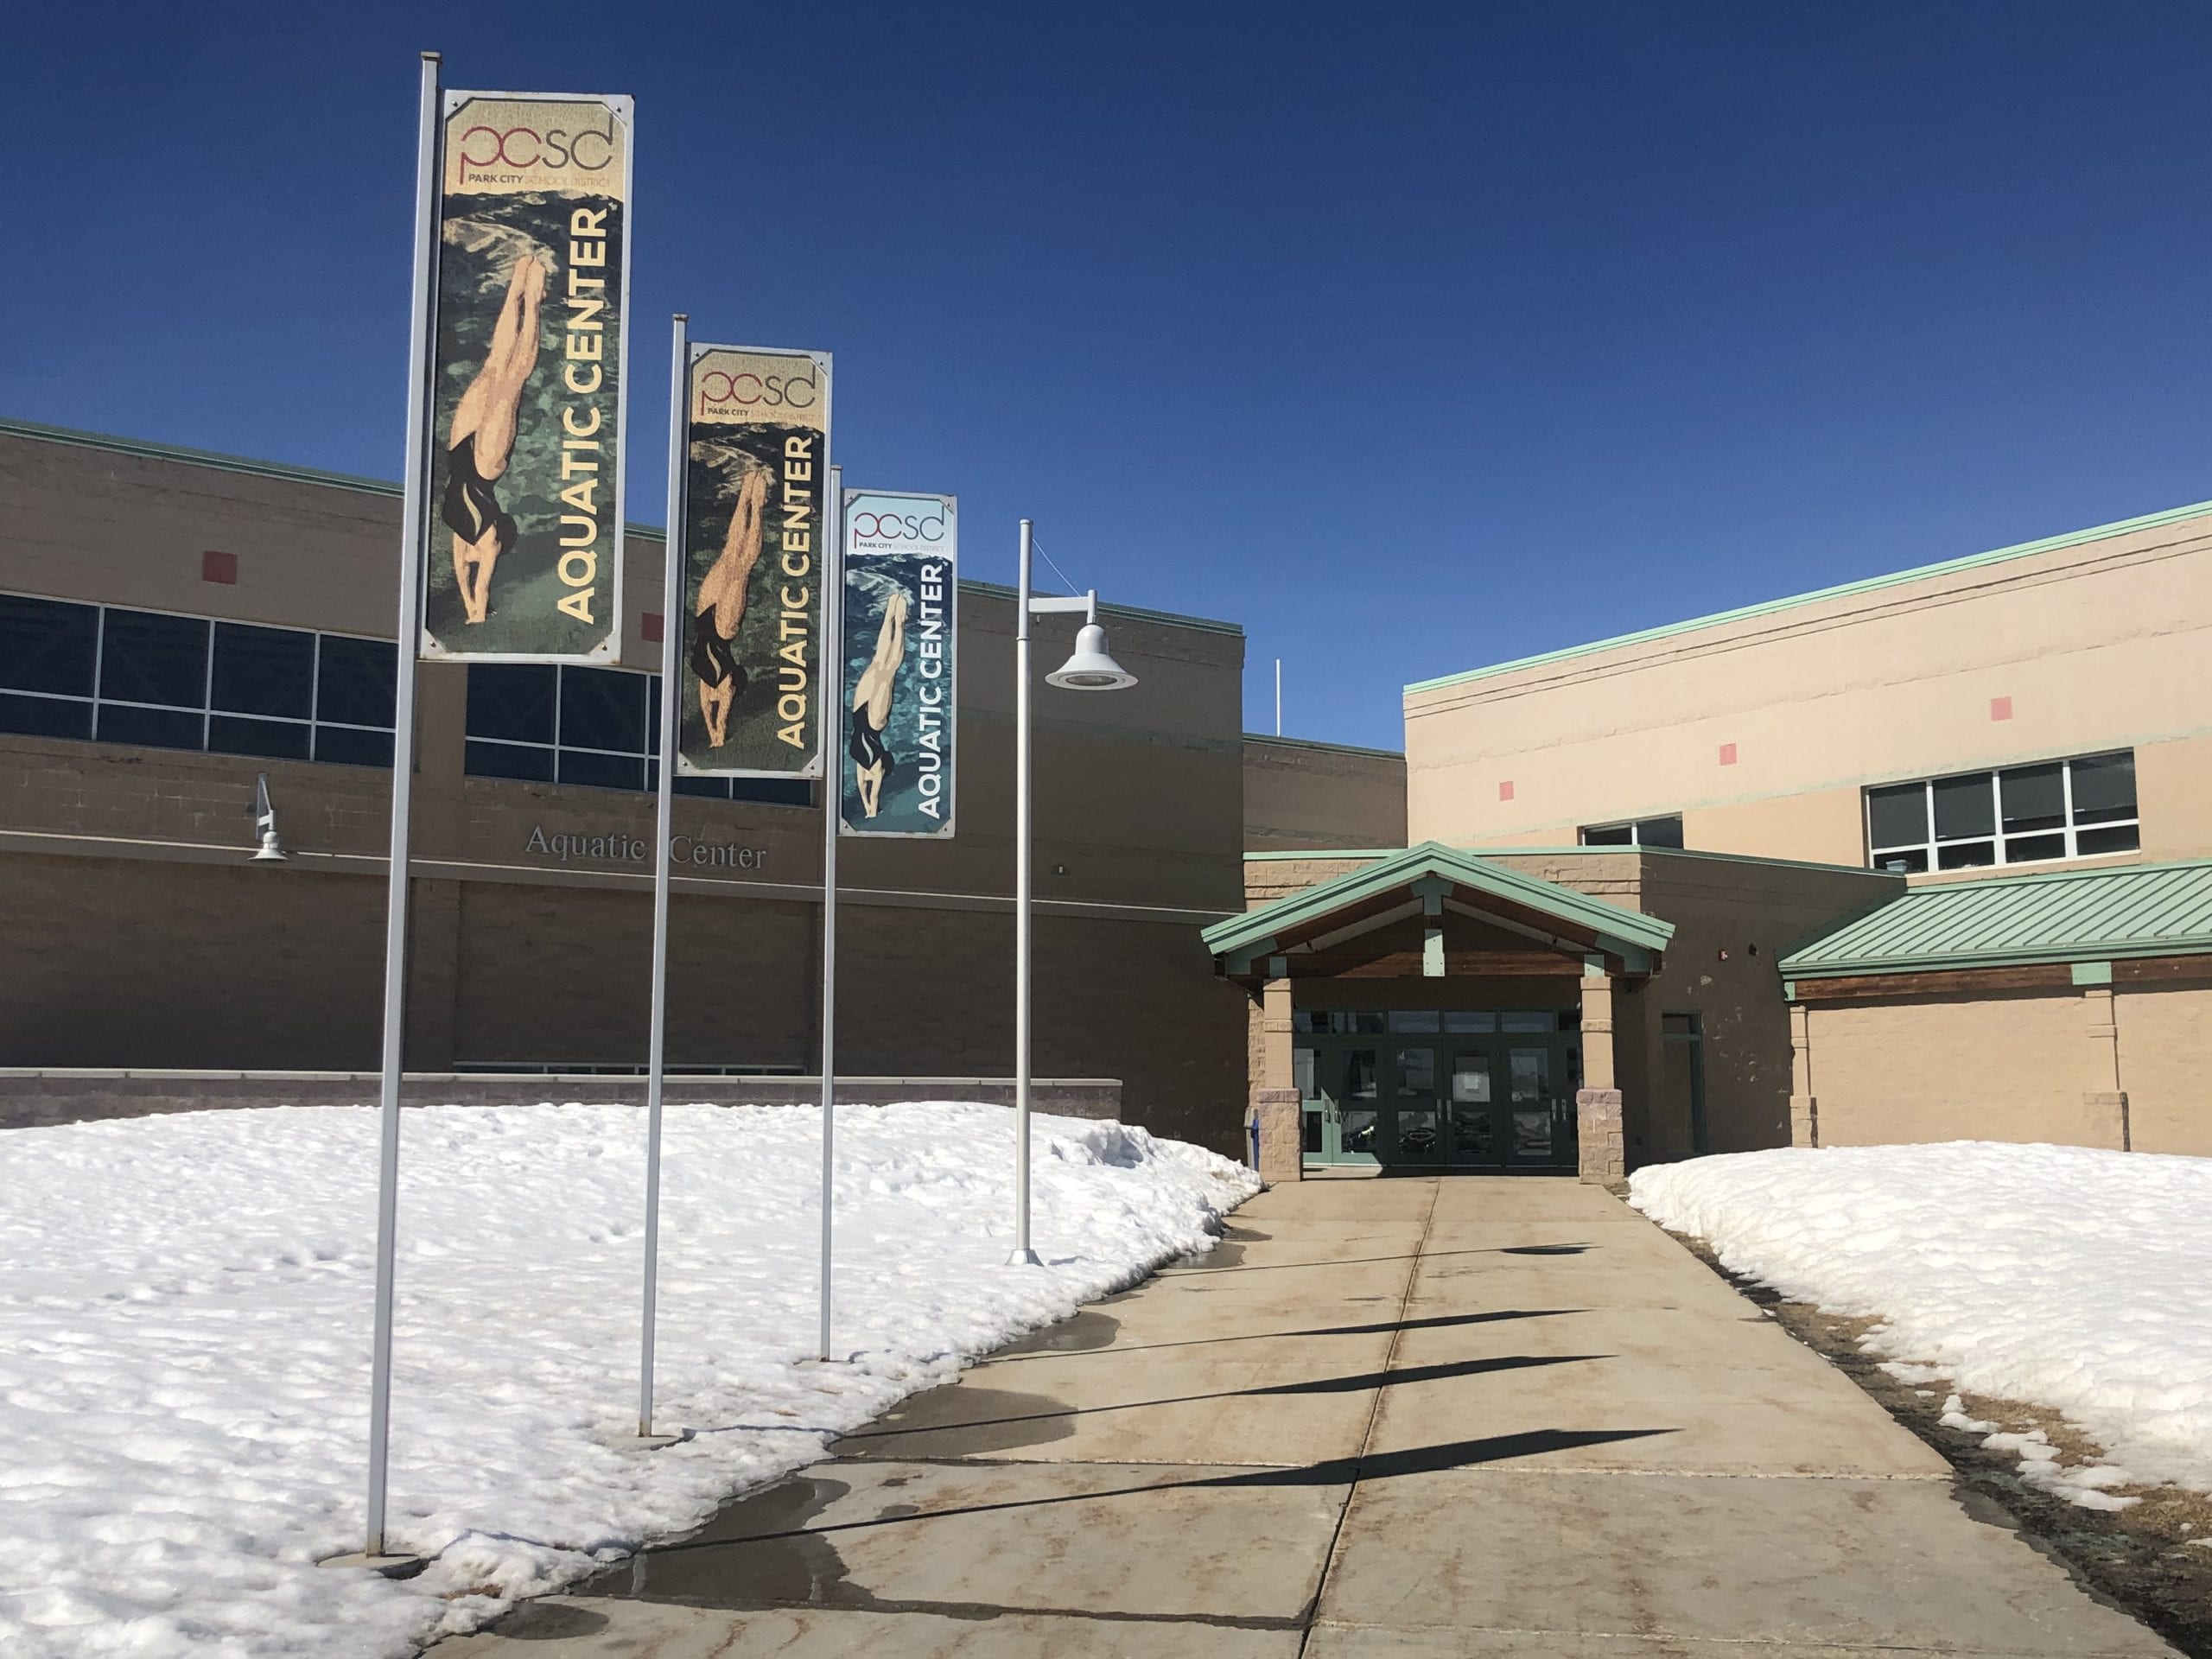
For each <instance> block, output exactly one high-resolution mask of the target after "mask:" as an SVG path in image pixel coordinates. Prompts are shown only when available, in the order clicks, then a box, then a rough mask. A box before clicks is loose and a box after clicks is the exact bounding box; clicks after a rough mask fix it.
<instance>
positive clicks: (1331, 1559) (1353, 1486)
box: [1298, 1186, 1443, 1659]
mask: <svg viewBox="0 0 2212 1659" xmlns="http://www.w3.org/2000/svg"><path fill="white" fill-rule="evenodd" d="M1442 1193H1443V1189H1442V1188H1441V1187H1440V1186H1432V1187H1431V1188H1430V1189H1429V1195H1428V1211H1427V1214H1425V1215H1424V1216H1423V1217H1421V1237H1420V1239H1419V1240H1418V1241H1417V1242H1416V1243H1414V1253H1413V1255H1412V1256H1411V1258H1410V1259H1409V1261H1408V1266H1407V1268H1406V1281H1405V1284H1404V1286H1403V1287H1402V1288H1401V1289H1400V1291H1399V1293H1398V1318H1397V1324H1396V1328H1395V1329H1394V1330H1393V1331H1392V1332H1391V1333H1390V1345H1389V1348H1388V1349H1386V1350H1385V1351H1383V1369H1382V1372H1381V1376H1382V1378H1383V1381H1382V1382H1381V1383H1378V1384H1376V1389H1375V1398H1374V1399H1373V1400H1372V1401H1371V1402H1369V1404H1368V1408H1367V1426H1366V1427H1364V1428H1363V1429H1362V1430H1361V1431H1360V1437H1359V1455H1358V1457H1357V1458H1356V1459H1354V1460H1353V1463H1352V1468H1351V1480H1350V1481H1349V1482H1348V1483H1346V1484H1345V1486H1344V1503H1342V1504H1341V1505H1340V1506H1339V1507H1338V1510H1337V1525H1336V1529H1335V1530H1334V1531H1333V1532H1332V1533H1331V1534H1330V1535H1329V1547H1328V1548H1327V1549H1325V1550H1324V1551H1323V1552H1322V1554H1321V1571H1320V1573H1319V1574H1318V1575H1317V1576H1316V1577H1315V1579H1314V1580H1313V1600H1312V1601H1310V1602H1308V1603H1307V1604H1306V1611H1305V1615H1304V1618H1305V1628H1304V1631H1303V1633H1302V1634H1301V1635H1300V1637H1299V1643H1298V1651H1299V1656H1300V1659H1305V1653H1306V1649H1307V1647H1309V1646H1310V1645H1311V1644H1312V1643H1313V1624H1314V1621H1315V1620H1316V1619H1317V1618H1319V1617H1320V1613H1321V1599H1322V1598H1323V1596H1325V1594H1326V1593H1327V1592H1328V1588H1329V1575H1330V1573H1332V1572H1333V1571H1335V1569H1336V1565H1337V1551H1338V1548H1339V1547H1340V1546H1341V1545H1342V1544H1343V1542H1344V1522H1345V1521H1346V1520H1347V1519H1348V1518H1349V1517H1350V1516H1351V1510H1352V1504H1353V1502H1354V1500H1356V1499H1357V1497H1358V1496H1359V1487H1360V1482H1361V1480H1362V1478H1363V1474H1364V1471H1365V1469H1366V1466H1367V1461H1368V1455H1369V1453H1370V1452H1372V1451H1373V1449H1374V1446H1375V1426H1376V1423H1377V1422H1378V1421H1381V1419H1382V1415H1383V1395H1385V1394H1386V1393H1387V1392H1388V1390H1389V1386H1390V1383H1389V1377H1390V1372H1391V1370H1393V1369H1394V1368H1395V1366H1396V1364H1397V1363H1398V1349H1399V1346H1400V1344H1402V1343H1403V1342H1404V1341H1405V1339H1406V1331H1405V1325H1406V1318H1407V1315H1408V1313H1411V1312H1412V1309H1413V1297H1414V1285H1416V1284H1417V1283H1419V1282H1420V1280H1421V1256H1422V1255H1423V1253H1424V1252H1425V1251H1426V1250H1427V1247H1428V1240H1429V1234H1430V1232H1431V1230H1433V1228H1434V1226H1435V1224H1436V1205H1437V1200H1438V1198H1440V1197H1441V1196H1442Z"/></svg>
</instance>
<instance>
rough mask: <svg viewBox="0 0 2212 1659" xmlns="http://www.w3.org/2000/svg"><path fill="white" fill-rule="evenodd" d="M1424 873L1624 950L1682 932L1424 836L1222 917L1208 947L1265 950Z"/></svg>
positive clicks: (1660, 945)
mask: <svg viewBox="0 0 2212 1659" xmlns="http://www.w3.org/2000/svg"><path fill="white" fill-rule="evenodd" d="M1425 877H1437V878H1440V879H1442V880H1446V881H1448V882H1450V883H1451V884H1452V886H1453V887H1466V888H1471V889H1472V890H1474V891H1475V892H1477V893H1486V894H1488V895H1490V896H1491V897H1492V898H1495V899H1503V900H1506V901H1507V902H1509V903H1512V904H1516V905H1521V906H1525V907H1526V908H1528V909H1529V910H1533V911H1535V912H1538V913H1539V914H1541V915H1546V916H1551V917H1554V918H1557V919H1559V920H1560V921H1562V922H1567V923H1571V924H1573V925H1579V926H1581V927H1585V928H1587V929H1589V930H1590V931H1592V932H1593V933H1595V934H1596V935H1597V936H1598V939H1599V944H1602V945H1605V946H1606V947H1608V948H1610V949H1611V950H1613V951H1614V952H1615V953H1616V954H1617V955H1622V956H1630V955H1634V954H1636V953H1637V952H1638V951H1649V950H1664V949H1666V946H1667V942H1668V940H1669V939H1671V938H1674V937H1675V927H1674V924H1673V923H1671V922H1662V921H1661V920H1660V919H1659V918H1657V917H1656V916H1646V915H1645V914H1644V913H1643V912H1642V911H1637V910H1628V909H1625V908H1624V907H1623V906H1619V905H1614V904H1608V903H1607V902H1606V901H1605V899H1593V898H1592V897H1591V896H1590V895H1589V894H1588V893H1577V892H1576V891H1575V890H1574V889H1573V888H1572V887H1560V885H1559V884H1558V883H1557V882H1555V881H1544V880H1538V879H1537V878H1536V877H1535V876H1533V875H1523V874H1521V873H1520V872H1519V871H1518V870H1512V869H1508V868H1506V867H1505V866H1503V864H1493V863H1491V862H1490V861H1489V860H1487V859H1483V858H1478V857H1476V856H1475V855H1473V854H1471V853H1462V852H1455V851H1454V850H1452V849H1451V848H1449V847H1446V846H1444V845H1442V844H1441V843H1440V842H1433V841H1425V842H1421V845H1419V846H1418V847H1408V848H1407V849H1405V850H1404V851H1403V852H1401V853H1394V854H1392V855H1390V856H1389V857H1388V858H1385V859H1383V860H1382V861H1380V862H1378V863H1376V864H1371V865H1370V866H1368V867H1367V868H1364V869H1358V870H1347V871H1346V872H1345V873H1344V874H1342V875H1338V876H1332V878H1330V879H1329V880H1326V881H1322V882H1319V883H1317V884H1315V885H1314V886H1313V887H1307V888H1306V889H1305V890H1303V891H1302V892H1299V893H1290V894H1287V896H1285V897H1283V898H1281V899H1276V900H1275V901H1274V903H1273V904H1271V905H1262V906H1261V907H1260V908H1259V909H1257V910H1251V911H1247V912H1244V914H1243V915H1242V916H1232V917H1230V918H1229V919H1228V920H1227V921H1224V922H1216V923H1215V924H1214V925H1212V926H1211V927H1210V928H1208V929H1206V930H1205V942H1206V949H1207V950H1211V952H1212V953H1213V954H1214V955H1216V956H1217V957H1229V956H1262V955H1266V954H1268V952H1269V951H1270V950H1272V949H1273V946H1274V941H1275V939H1276V938H1278V937H1279V936H1280V935H1281V934H1284V933H1287V932H1289V931H1292V930H1293V929H1294V928H1296V927H1298V926H1300V925H1305V924H1308V923H1312V922H1315V921H1318V920H1319V919H1321V918H1324V917H1326V916H1328V915H1331V914H1332V913H1333V912H1337V911H1339V910H1343V909H1344V908H1346V907H1347V906H1351V905H1356V904H1358V903H1360V902H1361V901H1362V900H1363V899H1372V898H1375V897H1377V896H1378V895H1381V894H1383V893H1389V892H1391V891H1393V890H1395V889H1396V888H1399V887H1410V886H1412V884H1413V883H1414V882H1415V881H1419V880H1422V879H1423V878H1425Z"/></svg>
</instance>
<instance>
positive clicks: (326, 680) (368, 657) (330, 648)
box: [315, 633, 473, 766]
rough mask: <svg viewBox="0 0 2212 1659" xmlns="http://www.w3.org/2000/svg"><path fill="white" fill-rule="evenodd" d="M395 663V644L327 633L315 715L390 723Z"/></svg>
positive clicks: (348, 721)
mask: <svg viewBox="0 0 2212 1659" xmlns="http://www.w3.org/2000/svg"><path fill="white" fill-rule="evenodd" d="M398 667H399V652H398V648H397V646H394V645H391V644H389V643H387V642H386V641H385V640H382V639H345V638H343V637H341V636H340V635H338V634H334V633H326V634H325V635H323V636H322V663H321V669H320V671H318V673H317V675H316V679H315V697H316V703H315V717H316V718H317V719H318V720H335V721H343V722H344V723H345V724H346V725H348V726H389V725H391V711H392V706H393V702H394V700H395V698H394V691H393V682H394V679H395V677H396V676H397V672H398ZM472 677H473V676H472ZM390 754H391V747H390V746H389V745H386V746H385V756H386V758H385V760H384V762H383V763H382V764H384V765H385V766H389V765H391V759H390Z"/></svg>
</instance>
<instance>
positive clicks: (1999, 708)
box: [1989, 697, 2012, 720]
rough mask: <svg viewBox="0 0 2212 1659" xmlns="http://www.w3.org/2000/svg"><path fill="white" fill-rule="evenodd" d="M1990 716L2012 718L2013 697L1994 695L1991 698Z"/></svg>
mask: <svg viewBox="0 0 2212 1659" xmlns="http://www.w3.org/2000/svg"><path fill="white" fill-rule="evenodd" d="M1989 717H1990V718H1991V719H1992V720H2010V719H2012V698H2010V697H1992V698H1991V699H1990V700H1989Z"/></svg>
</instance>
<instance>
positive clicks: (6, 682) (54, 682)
mask: <svg viewBox="0 0 2212 1659" xmlns="http://www.w3.org/2000/svg"><path fill="white" fill-rule="evenodd" d="M99 628H100V613H99V610H98V609H97V608H95V607H92V606H90V605H68V604H65V603H63V602H62V601H60V600H58V599H19V598H17V597H16V596H15V595H13V594H0V686H6V687H8V688H9V689H10V690H16V691H53V692H57V693H59V694H60V695H61V696H70V697H89V696H92V658H93V654H94V652H95V650H96V648H97V646H98V643H99Z"/></svg>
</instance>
